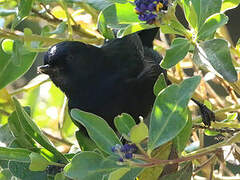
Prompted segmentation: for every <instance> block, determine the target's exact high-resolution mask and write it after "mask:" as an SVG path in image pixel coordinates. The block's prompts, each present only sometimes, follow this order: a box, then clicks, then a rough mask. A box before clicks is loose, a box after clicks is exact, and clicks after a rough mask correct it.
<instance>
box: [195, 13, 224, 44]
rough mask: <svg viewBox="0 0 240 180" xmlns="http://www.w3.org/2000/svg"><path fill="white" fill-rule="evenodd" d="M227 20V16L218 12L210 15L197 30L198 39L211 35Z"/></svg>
mask: <svg viewBox="0 0 240 180" xmlns="http://www.w3.org/2000/svg"><path fill="white" fill-rule="evenodd" d="M227 22H228V17H227V16H226V15H224V14H220V13H218V14H214V15H212V16H210V17H209V18H208V19H207V20H206V21H205V23H204V24H203V26H202V27H201V29H200V30H199V32H198V39H202V40H204V39H206V38H210V37H212V35H213V34H214V33H215V32H216V30H217V29H218V28H219V27H221V26H223V25H224V24H227Z"/></svg>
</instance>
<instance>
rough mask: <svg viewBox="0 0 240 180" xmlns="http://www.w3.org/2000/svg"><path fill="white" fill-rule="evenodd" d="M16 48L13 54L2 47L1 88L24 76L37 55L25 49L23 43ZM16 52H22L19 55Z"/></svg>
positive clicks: (0, 54) (0, 49)
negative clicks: (9, 53) (7, 52)
mask: <svg viewBox="0 0 240 180" xmlns="http://www.w3.org/2000/svg"><path fill="white" fill-rule="evenodd" d="M16 48H17V49H15V51H14V53H13V54H12V55H8V54H6V53H5V52H4V51H3V49H2V47H0V57H1V61H0V89H2V88H4V87H5V86H6V85H8V84H9V83H11V82H13V81H15V80H16V79H18V78H19V77H20V76H22V75H23V74H24V73H25V72H26V71H27V70H28V69H29V68H30V67H31V65H32V63H33V62H34V59H35V57H36V53H30V52H27V51H26V50H23V48H24V47H23V44H22V45H21V46H19V45H18V47H16ZM16 52H19V53H20V54H18V55H17V54H16Z"/></svg>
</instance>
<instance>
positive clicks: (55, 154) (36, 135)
mask: <svg viewBox="0 0 240 180" xmlns="http://www.w3.org/2000/svg"><path fill="white" fill-rule="evenodd" d="M13 102H14V105H15V107H16V112H17V115H18V118H19V119H20V123H21V125H22V127H23V129H24V131H25V133H27V134H28V135H29V136H31V137H32V138H33V139H34V140H35V141H37V142H38V143H39V144H41V145H42V146H43V147H45V148H46V149H47V150H49V153H50V152H51V156H49V157H48V158H51V159H52V160H53V161H58V160H61V161H62V162H63V163H67V162H68V161H67V159H66V158H65V157H64V156H63V155H62V154H61V153H60V152H59V151H58V150H57V149H56V148H55V147H54V146H53V145H52V143H51V142H50V141H49V140H48V139H47V137H46V136H45V135H44V134H43V133H42V131H41V130H40V129H39V128H38V126H37V125H36V124H35V123H34V122H33V120H32V119H31V117H30V116H29V115H28V114H27V113H26V111H24V109H23V108H22V107H21V105H20V103H19V102H18V100H17V99H16V98H15V97H13ZM49 155H50V154H49Z"/></svg>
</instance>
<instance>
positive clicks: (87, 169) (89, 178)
mask: <svg viewBox="0 0 240 180" xmlns="http://www.w3.org/2000/svg"><path fill="white" fill-rule="evenodd" d="M120 167H122V166H120V165H117V161H111V160H107V159H105V158H103V157H102V156H101V155H99V154H98V153H96V152H88V151H85V152H81V153H79V154H77V155H75V156H74V157H73V159H72V161H71V163H69V164H68V165H66V166H65V168H64V174H65V176H67V177H70V178H73V179H84V180H93V179H102V177H103V176H104V175H106V174H109V173H110V172H113V171H115V170H117V169H119V168H120Z"/></svg>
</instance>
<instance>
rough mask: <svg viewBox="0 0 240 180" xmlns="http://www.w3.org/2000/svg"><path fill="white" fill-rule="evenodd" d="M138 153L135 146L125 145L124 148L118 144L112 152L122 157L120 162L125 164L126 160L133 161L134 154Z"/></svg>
mask: <svg viewBox="0 0 240 180" xmlns="http://www.w3.org/2000/svg"><path fill="white" fill-rule="evenodd" d="M136 151H137V146H136V145H135V144H124V145H123V146H121V145H119V144H116V145H115V146H113V147H112V152H115V153H116V154H118V155H119V156H120V158H119V161H120V162H123V161H124V159H132V157H133V153H135V152H136Z"/></svg>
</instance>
